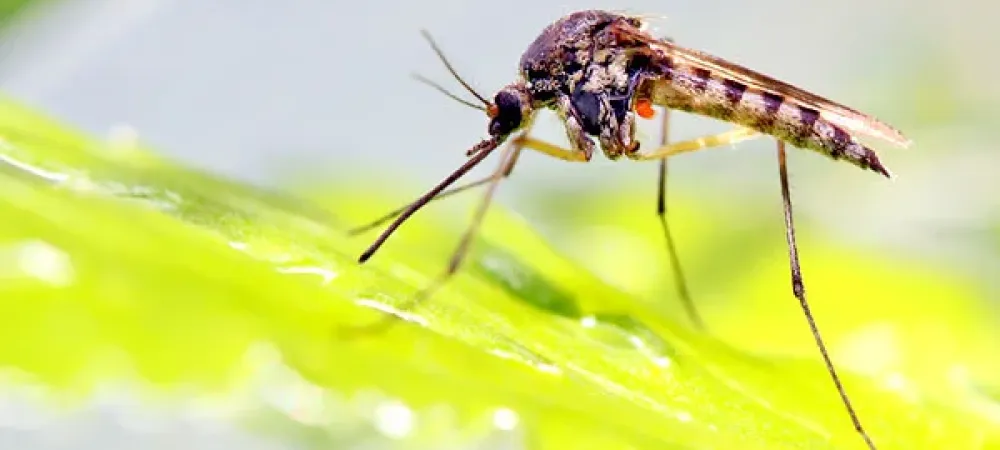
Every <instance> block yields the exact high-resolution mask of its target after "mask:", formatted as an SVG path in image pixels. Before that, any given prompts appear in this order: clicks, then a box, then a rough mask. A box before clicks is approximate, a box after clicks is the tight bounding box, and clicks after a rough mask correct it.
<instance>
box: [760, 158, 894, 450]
mask: <svg viewBox="0 0 1000 450" xmlns="http://www.w3.org/2000/svg"><path fill="white" fill-rule="evenodd" d="M778 176H779V177H780V179H781V201H782V206H783V208H784V212H785V240H786V241H787V242H788V260H789V265H790V266H791V272H792V292H793V293H794V294H795V298H797V299H798V300H799V306H801V307H802V312H803V313H804V314H805V316H806V322H808V323H809V329H810V331H812V335H813V339H814V340H815V341H816V347H818V348H819V353H820V354H821V355H822V356H823V363H824V364H826V370H827V372H829V373H830V378H832V379H833V384H834V385H835V386H836V387H837V393H839V394H840V399H841V401H843V403H844V407H845V408H847V414H848V415H850V416H851V422H852V423H853V424H854V429H855V430H857V432H858V433H859V434H861V437H862V438H863V439H864V440H865V444H868V448H869V449H871V450H875V444H874V443H873V442H872V440H871V438H870V437H869V436H868V433H867V432H866V431H865V429H864V427H862V426H861V420H860V419H858V413H857V412H856V411H855V410H854V406H852V405H851V400H850V399H849V398H848V397H847V391H846V390H845V389H844V385H843V384H842V383H841V382H840V376H839V375H837V369H835V368H834V366H833V361H832V360H831V359H830V354H829V352H827V349H826V344H825V343H824V342H823V337H822V336H821V335H820V333H819V327H818V326H816V320H815V319H814V318H813V314H812V310H810V308H809V303H808V302H807V301H806V288H805V284H803V282H802V268H801V267H800V265H799V249H798V246H797V245H796V244H795V225H794V223H793V220H792V196H791V194H790V193H789V189H788V166H787V164H786V161H785V143H784V142H783V141H780V140H779V141H778Z"/></svg>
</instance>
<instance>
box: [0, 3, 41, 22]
mask: <svg viewBox="0 0 1000 450" xmlns="http://www.w3.org/2000/svg"><path fill="white" fill-rule="evenodd" d="M43 1H49V2H51V1H52V0H0V28H3V27H5V26H6V25H7V23H9V22H10V20H11V19H12V18H14V17H15V16H16V15H18V14H19V13H20V12H21V11H23V10H24V9H25V8H26V7H28V6H30V5H33V4H38V3H42V2H43Z"/></svg>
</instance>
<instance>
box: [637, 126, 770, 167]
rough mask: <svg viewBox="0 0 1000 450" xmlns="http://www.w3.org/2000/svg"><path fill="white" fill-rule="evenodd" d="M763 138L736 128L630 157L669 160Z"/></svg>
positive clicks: (746, 130) (754, 132) (745, 129)
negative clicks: (681, 155) (683, 154)
mask: <svg viewBox="0 0 1000 450" xmlns="http://www.w3.org/2000/svg"><path fill="white" fill-rule="evenodd" d="M759 136H761V134H760V133H758V132H756V131H754V130H751V129H749V128H736V129H733V130H730V131H727V132H725V133H719V134H713V135H710V136H703V137H700V138H697V139H691V140H687V141H681V142H675V143H673V144H668V145H664V146H662V147H660V148H658V149H656V150H653V151H651V152H649V153H632V154H629V157H630V158H632V159H636V160H640V161H653V160H659V159H664V158H669V157H671V156H674V155H679V154H681V153H690V152H696V151H698V150H702V149H706V148H713V147H721V146H724V145H731V144H735V143H737V142H742V141H746V140H749V139H753V138H756V137H759Z"/></svg>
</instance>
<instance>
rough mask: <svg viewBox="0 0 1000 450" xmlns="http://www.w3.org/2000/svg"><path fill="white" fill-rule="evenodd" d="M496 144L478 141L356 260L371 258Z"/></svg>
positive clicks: (487, 154) (488, 140)
mask: <svg viewBox="0 0 1000 450" xmlns="http://www.w3.org/2000/svg"><path fill="white" fill-rule="evenodd" d="M497 145H498V142H497V141H496V139H487V140H485V141H482V142H480V143H479V144H477V145H476V146H475V147H473V148H472V150H470V151H469V154H470V155H471V157H470V158H469V160H468V161H466V162H465V164H462V165H461V166H460V167H459V168H458V169H456V170H455V171H454V172H452V173H451V175H448V176H447V177H446V178H445V179H444V180H441V182H440V183H438V184H437V185H436V186H434V187H433V188H431V190H430V191H427V193H426V194H424V195H422V196H420V198H418V199H417V200H416V201H414V202H413V203H411V204H410V206H408V207H406V210H405V211H403V212H402V213H400V214H399V217H397V218H396V220H395V221H393V222H392V224H390V225H389V227H388V228H386V229H385V231H383V232H382V234H381V235H379V237H378V238H376V239H375V242H373V243H372V244H371V245H370V246H369V247H368V249H366V250H365V251H364V253H362V254H361V256H360V257H359V258H358V262H360V263H364V262H365V261H367V260H368V259H369V258H371V256H372V255H373V254H375V252H376V251H377V250H378V249H379V247H381V246H382V244H384V243H385V241H386V240H387V239H389V236H392V233H393V232H395V231H396V229H397V228H399V226H400V225H402V224H403V222H405V221H406V219H409V218H410V216H412V215H413V214H414V213H416V212H417V210H419V209H420V208H422V207H424V205H426V204H427V203H428V202H430V201H431V200H433V199H434V197H436V196H437V195H438V194H440V193H441V191H443V190H445V189H447V188H448V186H450V185H451V184H452V183H454V182H455V181H458V179H459V178H462V176H463V175H465V174H466V173H468V172H469V171H470V170H472V168H473V167H476V165H478V164H479V163H481V162H483V160H484V159H486V157H487V156H489V155H490V153H493V150H495V149H496V148H497ZM503 159H506V158H503Z"/></svg>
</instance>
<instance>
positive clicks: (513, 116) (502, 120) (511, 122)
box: [490, 91, 521, 136]
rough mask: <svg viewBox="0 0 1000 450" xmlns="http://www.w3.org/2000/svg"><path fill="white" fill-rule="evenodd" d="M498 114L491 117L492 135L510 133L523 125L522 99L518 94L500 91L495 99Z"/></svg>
mask: <svg viewBox="0 0 1000 450" xmlns="http://www.w3.org/2000/svg"><path fill="white" fill-rule="evenodd" d="M494 105H495V109H496V114H495V115H491V117H492V118H493V120H492V121H491V122H490V134H492V135H494V136H498V135H502V134H507V133H510V132H511V131H514V130H515V129H516V128H517V127H519V126H520V125H521V99H520V97H518V96H517V95H516V94H513V93H511V92H507V91H500V92H499V93H497V96H496V98H495V99H494Z"/></svg>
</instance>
